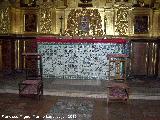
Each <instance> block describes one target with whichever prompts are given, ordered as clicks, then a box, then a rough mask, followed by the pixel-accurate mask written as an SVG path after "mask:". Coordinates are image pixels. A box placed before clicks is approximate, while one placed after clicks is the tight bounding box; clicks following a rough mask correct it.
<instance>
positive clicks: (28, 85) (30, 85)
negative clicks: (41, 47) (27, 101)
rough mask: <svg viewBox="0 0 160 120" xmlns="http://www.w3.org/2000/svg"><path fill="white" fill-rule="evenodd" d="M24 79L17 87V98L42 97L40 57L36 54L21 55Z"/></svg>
mask: <svg viewBox="0 0 160 120" xmlns="http://www.w3.org/2000/svg"><path fill="white" fill-rule="evenodd" d="M22 56H23V58H24V60H25V64H26V65H25V71H26V78H25V80H22V81H21V82H20V83H19V84H18V85H19V96H26V97H36V96H37V97H38V98H40V96H41V95H43V81H42V57H41V55H40V54H37V53H23V54H22Z"/></svg>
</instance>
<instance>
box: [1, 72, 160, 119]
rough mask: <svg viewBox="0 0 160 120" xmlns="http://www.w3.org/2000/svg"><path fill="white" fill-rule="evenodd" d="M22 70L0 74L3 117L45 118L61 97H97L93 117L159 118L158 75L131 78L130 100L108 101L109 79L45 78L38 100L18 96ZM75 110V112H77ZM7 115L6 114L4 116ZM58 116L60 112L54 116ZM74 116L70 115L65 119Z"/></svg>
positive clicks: (94, 99)
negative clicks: (42, 94)
mask: <svg viewBox="0 0 160 120" xmlns="http://www.w3.org/2000/svg"><path fill="white" fill-rule="evenodd" d="M23 79H24V76H23V75H22V74H20V75H19V74H18V75H14V76H1V77H0V96H1V99H0V106H1V107H0V114H1V115H0V120H3V119H4V120H7V119H10V118H7V117H11V116H16V115H17V116H18V117H20V118H19V119H20V120H22V118H23V117H25V116H32V118H31V119H32V120H36V119H35V116H39V119H40V120H41V119H43V116H45V115H46V114H47V112H48V111H49V110H50V108H51V107H52V106H53V105H54V104H56V102H57V101H58V100H59V99H64V100H65V99H66V98H68V97H70V98H74V99H76V100H77V101H78V100H83V99H85V100H86V99H87V100H88V101H94V109H93V113H92V119H93V120H160V115H159V113H160V109H159V107H160V102H159V100H160V81H159V80H158V79H151V78H150V79H146V78H144V79H137V78H134V79H130V80H127V84H128V85H129V87H130V99H129V101H128V102H127V103H121V102H112V103H109V104H107V100H106V98H107V95H106V84H107V82H106V81H89V80H88V81H87V80H86V81H85V82H82V81H79V80H77V81H76V82H75V81H72V80H68V81H67V82H66V80H65V81H64V80H62V81H60V80H50V79H44V96H43V97H42V98H41V99H40V100H39V101H38V100H37V99H32V98H20V97H19V96H18V83H19V81H21V80H23ZM75 114H76V113H75ZM5 117H6V118H5ZM55 117H58V116H55ZM64 120H71V119H67V118H66V119H64Z"/></svg>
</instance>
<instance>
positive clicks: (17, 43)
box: [14, 40, 20, 70]
mask: <svg viewBox="0 0 160 120" xmlns="http://www.w3.org/2000/svg"><path fill="white" fill-rule="evenodd" d="M14 45H15V50H14V51H15V69H18V70H19V69H20V40H16V41H15V43H14Z"/></svg>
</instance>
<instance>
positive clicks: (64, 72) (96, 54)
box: [36, 37, 129, 80]
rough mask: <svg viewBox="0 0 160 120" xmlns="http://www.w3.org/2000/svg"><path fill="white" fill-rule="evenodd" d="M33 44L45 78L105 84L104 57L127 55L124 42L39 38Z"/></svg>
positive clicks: (113, 39)
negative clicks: (103, 82)
mask: <svg viewBox="0 0 160 120" xmlns="http://www.w3.org/2000/svg"><path fill="white" fill-rule="evenodd" d="M36 41H37V44H38V53H40V54H42V64H43V77H44V78H52V79H75V80H108V79H109V78H108V77H109V60H108V59H107V55H108V54H129V49H128V47H129V43H128V41H127V40H126V39H123V38H111V39H105V38H97V39H96V38H92V39H85V38H79V39H78V38H76V39H75V38H55V37H38V38H37V39H36ZM113 74H114V72H113Z"/></svg>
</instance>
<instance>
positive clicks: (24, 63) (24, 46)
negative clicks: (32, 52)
mask: <svg viewBox="0 0 160 120" xmlns="http://www.w3.org/2000/svg"><path fill="white" fill-rule="evenodd" d="M25 52H26V41H25V40H24V41H23V53H25ZM22 59H23V68H24V69H25V68H26V61H25V58H22Z"/></svg>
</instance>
